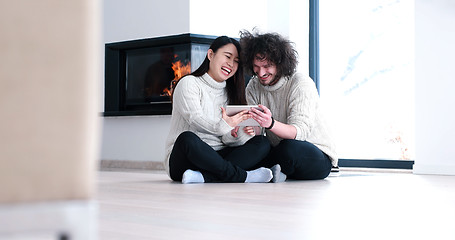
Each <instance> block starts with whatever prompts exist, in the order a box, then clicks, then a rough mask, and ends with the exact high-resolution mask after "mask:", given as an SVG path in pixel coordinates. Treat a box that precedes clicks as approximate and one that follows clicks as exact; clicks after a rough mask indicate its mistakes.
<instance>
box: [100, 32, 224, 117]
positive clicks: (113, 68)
mask: <svg viewBox="0 0 455 240" xmlns="http://www.w3.org/2000/svg"><path fill="white" fill-rule="evenodd" d="M215 38H216V36H210V35H200V34H191V33H184V34H180V35H172V36H164V37H156V38H147V39H139V40H131V41H124V42H115V43H107V44H105V73H104V74H105V75H104V78H105V81H104V83H105V87H104V89H105V92H104V113H103V115H104V116H138V115H170V114H171V113H172V104H171V103H170V102H164V103H156V104H150V107H147V108H146V109H141V110H127V109H125V99H126V96H125V95H126V52H127V51H128V50H135V49H141V48H150V47H160V46H168V45H177V44H188V43H189V44H192V43H197V44H207V45H210V44H211V43H212V42H213V40H214V39H215Z"/></svg>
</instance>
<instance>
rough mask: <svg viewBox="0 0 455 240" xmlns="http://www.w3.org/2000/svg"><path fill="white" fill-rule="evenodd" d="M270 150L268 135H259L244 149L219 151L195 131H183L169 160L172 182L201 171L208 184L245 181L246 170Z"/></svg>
mask: <svg viewBox="0 0 455 240" xmlns="http://www.w3.org/2000/svg"><path fill="white" fill-rule="evenodd" d="M269 151H270V142H269V140H268V139H267V138H266V137H264V136H255V137H253V138H252V139H250V140H249V141H248V142H246V143H245V144H244V145H242V146H238V147H225V148H223V149H222V150H220V151H215V150H214V149H213V148H212V147H210V146H209V145H208V144H207V143H205V142H204V141H202V140H201V139H200V138H199V137H198V136H197V135H196V134H194V133H192V132H188V131H187V132H183V133H181V134H180V135H179V137H178V138H177V139H176V141H175V143H174V148H173V149H172V152H171V156H170V158H169V169H170V175H171V179H172V180H174V181H181V180H182V175H183V173H184V172H185V171H186V170H187V169H191V170H195V171H200V172H201V173H202V175H203V176H204V181H205V182H245V180H246V171H247V170H252V169H254V168H253V167H254V166H255V165H257V164H258V163H259V162H260V161H262V160H263V159H264V158H265V157H266V156H267V154H268V153H269Z"/></svg>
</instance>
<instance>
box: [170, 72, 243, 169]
mask: <svg viewBox="0 0 455 240" xmlns="http://www.w3.org/2000/svg"><path fill="white" fill-rule="evenodd" d="M227 103H228V98H227V91H226V82H217V81H215V80H214V79H213V78H212V77H210V75H208V74H207V73H206V74H204V75H203V76H201V77H195V76H192V75H188V76H186V77H184V78H182V79H181V80H180V81H179V83H178V84H177V87H176V88H175V90H174V94H173V103H172V117H171V126H170V130H169V134H168V136H167V139H166V156H165V163H164V166H165V168H166V172H167V173H168V174H169V156H170V154H171V152H172V149H173V147H174V142H175V140H176V139H177V137H178V136H179V135H180V134H181V133H182V132H184V131H191V132H193V133H195V134H196V135H197V136H198V137H199V138H201V140H202V141H204V142H205V143H207V144H208V145H210V146H211V147H212V148H213V149H214V150H215V151H218V150H221V149H223V148H224V147H226V146H239V145H242V144H244V143H245V142H247V141H248V140H249V139H250V138H252V136H249V135H247V134H245V133H244V132H243V130H242V129H239V131H238V137H237V138H235V137H233V136H231V130H232V129H233V128H232V127H231V126H229V125H228V124H227V123H226V122H225V121H224V120H223V118H222V117H221V107H225V106H226V104H227Z"/></svg>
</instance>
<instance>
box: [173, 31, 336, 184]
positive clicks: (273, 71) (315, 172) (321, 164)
mask: <svg viewBox="0 0 455 240" xmlns="http://www.w3.org/2000/svg"><path fill="white" fill-rule="evenodd" d="M297 64H298V63H297V52H296V51H295V49H294V47H293V45H292V43H291V42H289V41H288V40H286V39H285V38H283V37H282V36H280V35H278V34H275V33H266V34H259V33H250V32H248V31H243V32H241V38H240V43H239V42H238V41H237V40H235V39H233V38H229V37H226V36H221V37H218V38H216V39H215V40H214V42H213V43H212V45H211V46H210V49H209V50H208V52H207V56H206V58H205V60H204V62H203V63H202V64H201V66H200V67H199V68H198V69H197V70H196V71H194V72H193V73H191V74H190V75H187V76H185V77H183V78H182V79H181V80H180V81H179V82H178V84H177V86H176V87H175V90H174V93H173V109H172V118H171V128H170V131H169V135H168V137H167V140H166V160H165V168H166V171H167V173H168V174H169V176H170V178H171V179H172V180H174V181H181V182H182V183H210V182H264V183H265V182H270V181H272V182H283V181H285V180H286V179H298V180H305V179H323V178H326V177H327V176H328V175H329V173H330V171H331V169H332V166H337V164H338V158H337V156H336V152H335V148H334V144H333V142H332V140H331V139H330V136H329V134H328V130H327V127H326V124H325V122H324V120H323V119H322V116H321V113H320V109H319V103H318V101H319V100H318V99H319V96H318V93H317V90H316V87H315V84H314V82H313V81H312V80H311V79H310V78H308V77H305V76H303V75H301V74H298V73H296V68H297ZM243 68H245V70H246V71H248V73H251V74H252V75H254V76H253V78H252V79H251V80H250V81H249V83H248V86H247V87H246V89H245V80H244V73H243ZM245 104H251V105H258V106H259V107H260V108H261V109H262V111H260V110H256V109H252V110H250V111H242V112H240V113H238V114H236V115H234V116H228V115H227V114H226V111H225V107H226V105H245ZM250 117H251V118H253V119H255V120H256V121H257V122H258V123H259V125H260V126H261V127H262V128H264V129H266V130H265V136H264V135H256V134H255V130H254V129H253V127H239V126H238V124H239V123H240V122H242V121H243V120H245V119H247V118H250Z"/></svg>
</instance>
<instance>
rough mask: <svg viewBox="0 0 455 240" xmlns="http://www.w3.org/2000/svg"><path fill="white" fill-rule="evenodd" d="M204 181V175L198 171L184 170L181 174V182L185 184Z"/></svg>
mask: <svg viewBox="0 0 455 240" xmlns="http://www.w3.org/2000/svg"><path fill="white" fill-rule="evenodd" d="M203 182H204V176H202V173H201V172H199V171H193V170H190V169H188V170H186V171H185V172H184V173H183V176H182V183H184V184H187V183H203Z"/></svg>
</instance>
